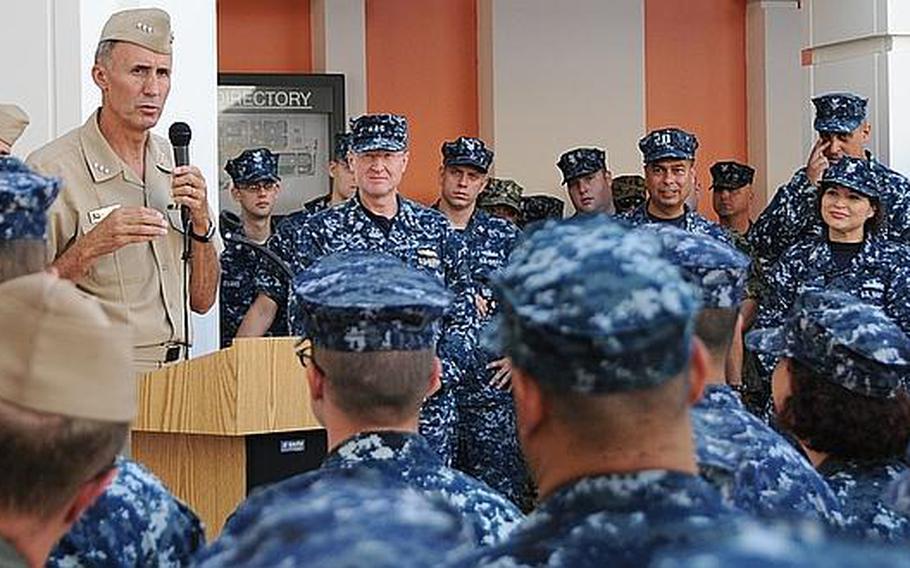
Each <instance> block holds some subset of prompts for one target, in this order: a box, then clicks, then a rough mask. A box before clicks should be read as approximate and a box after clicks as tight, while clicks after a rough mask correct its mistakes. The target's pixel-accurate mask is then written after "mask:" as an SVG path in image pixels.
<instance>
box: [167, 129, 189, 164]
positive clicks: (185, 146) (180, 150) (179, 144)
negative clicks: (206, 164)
mask: <svg viewBox="0 0 910 568" xmlns="http://www.w3.org/2000/svg"><path fill="white" fill-rule="evenodd" d="M167 136H168V138H170V139H171V146H173V147H174V166H175V167H179V166H188V165H190V138H192V137H193V133H192V131H191V130H190V125H189V124H187V123H185V122H175V123H174V124H172V125H171V128H170V129H169V130H168V131H167Z"/></svg>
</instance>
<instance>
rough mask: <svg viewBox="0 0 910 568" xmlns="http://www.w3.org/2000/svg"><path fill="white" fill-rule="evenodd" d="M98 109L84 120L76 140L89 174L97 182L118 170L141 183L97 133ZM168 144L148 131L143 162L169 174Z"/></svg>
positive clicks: (111, 175)
mask: <svg viewBox="0 0 910 568" xmlns="http://www.w3.org/2000/svg"><path fill="white" fill-rule="evenodd" d="M100 112H101V109H98V110H96V111H95V112H93V113H92V115H91V116H90V117H89V118H88V120H86V121H85V124H83V125H82V128H81V129H80V132H79V141H80V143H81V146H82V154H83V156H84V157H85V164H86V166H88V170H89V172H90V173H91V175H92V180H93V181H94V182H95V183H101V182H104V181H108V180H110V179H113V178H115V177H117V176H118V175H120V174H123V175H124V178H125V179H127V180H129V181H132V182H134V183H138V184H139V185H143V184H142V182H141V180H136V179H135V176H134V175H133V172H131V171H129V168H126V167H125V165H124V163H123V160H121V159H120V157H119V156H118V155H117V153H116V152H114V150H113V148H111V145H110V144H109V143H108V141H107V139H106V138H105V137H104V135H103V134H102V133H101V128H100V127H99V126H98V116H99V113H100ZM168 150H169V148H168V147H167V146H166V145H162V144H159V143H158V141H157V140H156V138H155V137H154V136H152V134H151V132H150V133H149V136H148V139H147V141H146V143H145V163H146V164H147V165H148V164H154V165H155V167H157V168H158V169H159V170H161V171H162V172H164V173H167V174H170V173H171V172H172V171H173V167H172V161H171V157H170V156H169V154H168Z"/></svg>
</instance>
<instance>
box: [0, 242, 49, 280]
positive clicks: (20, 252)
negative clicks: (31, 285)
mask: <svg viewBox="0 0 910 568" xmlns="http://www.w3.org/2000/svg"><path fill="white" fill-rule="evenodd" d="M45 268H47V244H46V243H45V242H44V241H40V240H12V241H0V282H6V281H7V280H12V279H13V278H18V277H20V276H25V275H26V274H34V273H36V272H41V271H42V270H44V269H45Z"/></svg>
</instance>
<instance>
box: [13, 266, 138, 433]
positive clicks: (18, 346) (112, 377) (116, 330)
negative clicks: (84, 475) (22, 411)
mask: <svg viewBox="0 0 910 568" xmlns="http://www.w3.org/2000/svg"><path fill="white" fill-rule="evenodd" d="M0 298H3V301H0V399H3V400H5V401H7V402H10V403H13V404H16V405H18V406H21V407H23V408H27V409H30V410H35V411H38V412H45V413H48V414H59V415H62V416H69V417H73V418H89V419H92V420H100V421H105V422H128V421H130V420H132V419H133V418H135V416H136V400H137V381H136V375H135V372H134V370H133V362H132V357H133V350H132V336H131V332H130V328H129V327H128V326H127V325H126V324H125V323H113V322H112V321H111V320H110V319H109V318H108V316H107V315H105V313H104V311H103V310H102V309H101V305H100V304H99V303H98V301H97V300H95V299H94V298H92V297H89V296H87V295H85V294H83V293H82V292H80V291H79V290H78V289H77V288H76V287H75V286H74V285H73V284H72V283H71V282H69V281H68V280H62V279H60V278H57V277H56V276H52V275H50V274H47V273H44V272H42V273H38V274H30V275H28V276H23V277H21V278H16V279H13V280H9V281H7V282H4V283H3V284H0Z"/></svg>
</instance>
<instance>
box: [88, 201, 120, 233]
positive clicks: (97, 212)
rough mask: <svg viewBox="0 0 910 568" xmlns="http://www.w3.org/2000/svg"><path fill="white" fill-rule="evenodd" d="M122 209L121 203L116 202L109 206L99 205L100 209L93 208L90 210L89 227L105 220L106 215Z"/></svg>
mask: <svg viewBox="0 0 910 568" xmlns="http://www.w3.org/2000/svg"><path fill="white" fill-rule="evenodd" d="M117 209H120V204H119V203H115V204H114V205H108V206H107V207H99V208H98V209H92V210H91V211H89V212H88V222H89V229H91V228H93V227H94V226H95V225H97V224H98V223H100V222H101V221H104V219H105V217H107V216H108V215H110V214H111V213H113V212H114V211H116V210H117Z"/></svg>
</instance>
